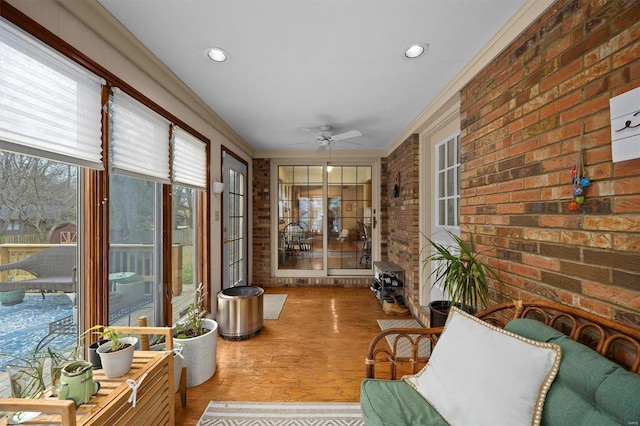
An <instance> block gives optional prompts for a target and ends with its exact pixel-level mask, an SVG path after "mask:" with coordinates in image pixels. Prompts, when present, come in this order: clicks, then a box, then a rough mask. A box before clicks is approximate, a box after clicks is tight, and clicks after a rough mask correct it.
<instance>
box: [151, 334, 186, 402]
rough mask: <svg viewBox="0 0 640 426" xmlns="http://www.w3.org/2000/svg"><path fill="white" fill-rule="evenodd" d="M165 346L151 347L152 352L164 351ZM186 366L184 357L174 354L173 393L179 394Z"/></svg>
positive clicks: (161, 344) (162, 344)
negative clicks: (184, 366)
mask: <svg viewBox="0 0 640 426" xmlns="http://www.w3.org/2000/svg"><path fill="white" fill-rule="evenodd" d="M165 347H166V346H165V344H164V343H160V344H158V345H153V346H151V350H152V351H164V350H165ZM183 365H184V359H182V355H178V354H176V353H174V354H173V393H176V392H178V388H179V387H180V378H181V377H182V366H183Z"/></svg>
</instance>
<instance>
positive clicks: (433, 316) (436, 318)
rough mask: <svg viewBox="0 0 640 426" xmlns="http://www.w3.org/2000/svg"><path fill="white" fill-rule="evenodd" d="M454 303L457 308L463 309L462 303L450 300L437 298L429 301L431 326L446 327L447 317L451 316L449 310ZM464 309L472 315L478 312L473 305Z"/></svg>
mask: <svg viewBox="0 0 640 426" xmlns="http://www.w3.org/2000/svg"><path fill="white" fill-rule="evenodd" d="M452 305H453V306H455V307H456V308H459V309H463V308H462V304H460V303H455V304H453V303H451V302H450V301H448V300H436V301H434V302H431V303H429V322H430V325H429V327H444V325H445V323H446V322H447V318H448V317H449V310H450V308H451V306H452ZM464 310H465V311H466V312H468V313H470V314H471V315H474V314H475V313H476V311H475V309H473V308H471V307H468V308H464Z"/></svg>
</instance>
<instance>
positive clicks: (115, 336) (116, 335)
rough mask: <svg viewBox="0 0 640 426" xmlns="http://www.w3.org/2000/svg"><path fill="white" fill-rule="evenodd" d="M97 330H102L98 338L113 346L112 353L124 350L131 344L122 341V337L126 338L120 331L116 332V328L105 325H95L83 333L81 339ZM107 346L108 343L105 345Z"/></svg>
mask: <svg viewBox="0 0 640 426" xmlns="http://www.w3.org/2000/svg"><path fill="white" fill-rule="evenodd" d="M96 330H101V331H100V332H99V333H98V338H99V339H106V340H108V341H109V342H108V344H109V345H110V346H111V352H117V351H119V350H122V349H124V348H126V347H128V346H129V345H130V344H129V343H128V342H123V341H121V340H120V339H121V338H122V337H124V335H123V334H122V333H120V332H119V331H117V330H115V329H114V328H111V327H107V326H104V325H94V326H93V327H91V328H89V329H87V330H86V331H85V332H84V333H82V335H80V337H79V339H81V340H82V339H84V337H85V336H86V335H87V334H88V333H90V332H92V331H96ZM105 344H107V343H105Z"/></svg>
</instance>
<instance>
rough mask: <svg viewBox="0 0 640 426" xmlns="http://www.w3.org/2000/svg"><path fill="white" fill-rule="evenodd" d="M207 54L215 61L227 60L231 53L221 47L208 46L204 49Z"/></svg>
mask: <svg viewBox="0 0 640 426" xmlns="http://www.w3.org/2000/svg"><path fill="white" fill-rule="evenodd" d="M204 53H205V55H207V57H208V58H209V59H211V60H212V61H214V62H226V61H227V60H229V54H228V53H227V52H226V51H225V50H224V49H221V48H219V47H208V48H206V49H205V50H204Z"/></svg>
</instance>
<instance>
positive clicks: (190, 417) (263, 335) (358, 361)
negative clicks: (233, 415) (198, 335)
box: [176, 288, 410, 425]
mask: <svg viewBox="0 0 640 426" xmlns="http://www.w3.org/2000/svg"><path fill="white" fill-rule="evenodd" d="M265 293H274V294H275V293H286V294H288V297H287V301H286V303H285V305H284V308H283V310H282V313H281V314H280V318H279V319H278V320H265V322H264V327H263V329H262V331H261V332H260V333H259V334H258V335H257V336H255V337H252V338H250V339H247V340H243V341H227V340H224V339H222V338H220V337H218V350H217V367H216V373H215V375H214V376H213V377H212V378H211V379H210V380H209V381H207V382H206V383H203V384H202V385H200V386H196V387H193V388H190V389H189V390H188V394H187V407H186V408H182V407H181V406H180V401H179V398H178V397H176V424H177V425H195V424H197V422H198V419H199V418H200V416H201V415H202V413H203V412H204V410H205V408H206V407H207V404H208V403H209V401H211V400H217V401H274V402H280V401H305V402H331V401H341V402H358V401H359V400H360V382H361V381H362V379H363V378H364V370H365V365H364V358H365V353H366V350H367V347H368V345H369V341H370V340H371V338H372V337H373V336H375V335H376V334H377V333H378V332H379V331H380V328H379V327H378V323H377V322H376V320H378V319H385V318H386V319H390V318H397V319H405V318H410V317H409V316H406V317H394V316H390V315H387V314H385V313H384V312H383V310H382V307H381V305H380V303H379V302H378V301H377V300H376V298H375V296H374V295H373V293H372V292H371V291H370V290H369V289H368V288H267V289H265Z"/></svg>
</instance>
